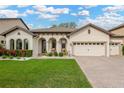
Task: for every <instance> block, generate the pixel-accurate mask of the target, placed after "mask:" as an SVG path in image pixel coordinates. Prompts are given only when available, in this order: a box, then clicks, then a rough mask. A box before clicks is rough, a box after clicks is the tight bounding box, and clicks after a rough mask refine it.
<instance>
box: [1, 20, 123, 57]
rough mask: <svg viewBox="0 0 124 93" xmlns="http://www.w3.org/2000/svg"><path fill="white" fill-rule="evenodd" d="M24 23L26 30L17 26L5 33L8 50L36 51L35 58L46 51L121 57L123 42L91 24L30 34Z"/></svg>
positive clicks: (31, 32)
mask: <svg viewBox="0 0 124 93" xmlns="http://www.w3.org/2000/svg"><path fill="white" fill-rule="evenodd" d="M6 20H7V19H6ZM9 20H10V19H9ZM12 20H13V19H12ZM19 20H21V19H19ZM22 23H23V26H24V27H23V26H21V25H18V24H17V23H16V25H15V26H14V27H10V28H9V29H6V30H2V31H3V33H1V35H2V36H5V40H6V49H11V50H15V49H28V50H33V56H41V55H43V54H44V53H45V52H46V51H47V52H55V51H57V52H63V51H67V52H68V54H69V55H74V56H108V57H109V56H110V55H121V49H122V44H123V39H122V38H121V39H118V38H117V36H118V34H116V33H114V34H113V33H110V32H109V31H106V30H104V29H102V28H100V27H98V26H96V25H94V24H91V23H90V24H87V25H85V26H83V27H81V28H79V29H74V28H73V29H71V28H63V27H54V28H45V29H32V30H29V28H28V27H27V26H26V25H25V23H24V22H23V21H22ZM12 24H15V23H14V22H13V23H12ZM4 27H7V26H5V25H4ZM4 27H2V28H4ZM122 32H123V31H122ZM117 33H118V32H117ZM115 34H116V37H115ZM123 36H124V34H123Z"/></svg>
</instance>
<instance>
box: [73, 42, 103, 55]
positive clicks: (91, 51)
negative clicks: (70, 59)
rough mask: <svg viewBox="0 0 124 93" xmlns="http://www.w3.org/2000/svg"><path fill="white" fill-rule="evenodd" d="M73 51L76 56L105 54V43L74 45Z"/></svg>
mask: <svg viewBox="0 0 124 93" xmlns="http://www.w3.org/2000/svg"><path fill="white" fill-rule="evenodd" d="M73 51H74V55H75V56H105V44H103V45H97V43H95V45H94V43H90V44H88V45H81V44H80V45H74V50H73Z"/></svg>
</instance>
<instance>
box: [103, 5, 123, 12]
mask: <svg viewBox="0 0 124 93" xmlns="http://www.w3.org/2000/svg"><path fill="white" fill-rule="evenodd" d="M103 11H106V12H117V11H124V5H121V6H109V7H106V8H104V9H103Z"/></svg>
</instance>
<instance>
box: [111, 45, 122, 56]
mask: <svg viewBox="0 0 124 93" xmlns="http://www.w3.org/2000/svg"><path fill="white" fill-rule="evenodd" d="M119 50H120V48H119V44H113V45H110V55H119V54H120V53H119Z"/></svg>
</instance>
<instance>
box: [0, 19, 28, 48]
mask: <svg viewBox="0 0 124 93" xmlns="http://www.w3.org/2000/svg"><path fill="white" fill-rule="evenodd" d="M15 26H20V27H23V28H25V29H27V30H29V28H28V27H27V25H26V24H25V23H24V21H23V20H22V19H21V18H1V19H0V34H1V33H3V32H5V31H7V30H9V29H11V28H12V27H15ZM5 43H6V42H5V37H4V36H0V44H1V45H2V46H3V47H5Z"/></svg>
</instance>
